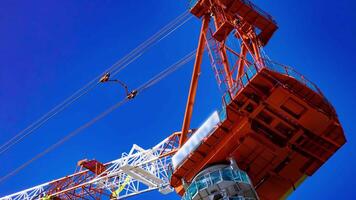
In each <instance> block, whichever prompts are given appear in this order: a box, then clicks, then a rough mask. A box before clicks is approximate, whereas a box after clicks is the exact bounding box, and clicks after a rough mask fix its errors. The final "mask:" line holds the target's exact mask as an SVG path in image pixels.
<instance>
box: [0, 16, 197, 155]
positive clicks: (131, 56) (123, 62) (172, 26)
mask: <svg viewBox="0 0 356 200" xmlns="http://www.w3.org/2000/svg"><path fill="white" fill-rule="evenodd" d="M191 18H192V16H191V15H190V13H189V12H188V11H185V12H183V13H182V14H181V15H179V16H178V17H177V18H175V19H174V20H172V21H171V22H169V23H168V24H167V25H165V26H164V27H163V28H162V29H161V30H159V31H158V32H156V33H155V34H154V35H153V36H151V37H150V38H148V39H147V40H146V41H144V42H143V43H141V44H140V45H139V46H137V47H136V48H135V49H133V50H132V51H131V52H130V53H128V54H127V55H125V56H124V57H123V58H121V59H120V60H118V61H117V62H116V63H114V64H113V65H112V66H110V67H109V68H108V69H107V70H106V71H105V72H103V73H102V74H100V75H99V76H97V77H95V78H94V79H93V80H91V81H90V82H88V83H87V84H86V85H85V86H83V87H82V88H80V89H79V90H77V91H76V92H75V93H73V94H72V95H71V96H70V97H68V98H67V99H65V100H64V101H63V102H61V103H60V104H58V105H57V106H55V107H54V108H52V109H51V110H50V111H49V112H47V113H46V114H44V115H43V116H42V117H40V118H39V119H38V120H36V121H35V122H33V123H31V124H30V125H29V126H27V127H26V128H25V129H23V130H21V131H20V132H18V133H17V134H16V135H15V136H13V137H12V138H11V139H9V140H8V141H7V142H5V143H4V144H2V145H1V146H0V155H1V154H3V153H4V152H6V151H7V150H9V149H10V148H11V147H13V146H14V145H15V144H17V143H19V142H20V141H21V140H23V139H24V138H25V137H27V136H28V135H30V134H31V133H33V132H34V131H35V130H37V129H39V128H40V127H41V126H43V125H44V124H45V123H46V122H47V121H49V120H50V119H51V118H52V117H54V116H55V115H57V114H58V113H60V112H62V111H63V110H64V109H66V108H67V107H68V106H70V105H71V104H73V103H74V102H75V101H77V100H78V99H79V98H81V97H82V96H84V95H85V94H87V93H88V92H90V91H91V90H93V89H94V88H95V87H96V86H97V85H98V84H99V81H98V80H99V79H100V78H101V77H102V76H103V75H104V74H106V73H110V75H111V76H114V75H116V74H117V73H119V72H120V71H121V70H123V69H124V68H125V67H127V66H128V65H129V64H131V63H132V62H134V61H135V60H136V59H137V58H139V57H140V56H141V55H143V53H145V52H146V51H147V50H148V49H150V48H151V47H152V46H154V45H155V44H156V43H158V42H159V41H161V40H163V39H164V38H166V37H167V36H169V35H170V34H171V33H172V32H174V31H175V30H177V29H178V28H180V27H181V26H182V25H184V24H185V23H186V22H187V21H189V20H190V19H191Z"/></svg>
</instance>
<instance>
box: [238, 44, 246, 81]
mask: <svg viewBox="0 0 356 200" xmlns="http://www.w3.org/2000/svg"><path fill="white" fill-rule="evenodd" d="M246 55H247V47H246V46H245V44H244V43H242V44H241V54H240V57H239V61H238V66H237V77H236V81H239V79H240V78H241V76H242V73H243V72H244V65H245V59H246Z"/></svg>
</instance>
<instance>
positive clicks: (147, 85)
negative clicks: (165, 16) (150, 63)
mask: <svg viewBox="0 0 356 200" xmlns="http://www.w3.org/2000/svg"><path fill="white" fill-rule="evenodd" d="M194 56H195V50H194V51H192V52H191V53H189V54H187V55H186V56H184V57H183V58H182V59H180V60H179V61H178V62H176V63H174V64H173V65H171V66H169V67H168V68H167V69H165V70H163V71H162V72H160V73H158V74H157V75H155V76H154V77H153V78H151V79H150V80H148V81H147V82H145V83H144V84H142V85H141V86H139V87H138V88H137V89H136V90H133V91H136V94H140V93H142V92H143V91H145V90H147V89H148V88H150V87H152V86H153V85H155V84H157V83H158V82H159V81H161V80H162V79H164V78H165V77H167V76H168V75H170V74H172V73H173V72H175V71H177V70H178V69H180V68H181V67H183V66H184V65H185V64H186V63H188V62H189V61H191V60H193V58H194ZM131 99H132V98H130V97H129V96H127V97H125V98H124V99H123V100H121V101H119V102H118V103H116V104H115V105H113V106H111V107H110V108H109V109H107V110H105V111H104V112H102V113H100V114H99V115H98V116H96V117H95V118H93V119H92V120H90V121H89V122H87V123H85V124H84V125H82V126H80V127H79V128H77V129H75V130H74V131H72V132H70V133H69V134H68V135H66V136H65V137H63V138H62V139H61V140H59V141H58V142H56V143H54V144H52V145H51V146H50V147H48V148H47V149H45V150H44V151H42V152H41V153H39V154H37V155H36V156H34V157H33V158H31V159H30V160H28V161H27V162H25V163H23V164H22V165H21V166H19V167H18V168H16V169H15V170H13V171H11V172H10V173H8V174H7V175H5V176H3V177H1V178H0V183H1V182H3V181H5V180H6V179H8V178H10V177H12V176H14V175H16V174H17V173H18V172H20V171H21V170H23V169H24V168H26V167H27V166H28V165H30V164H31V163H32V162H34V161H36V160H38V159H39V158H41V157H43V156H45V155H46V154H48V153H49V152H51V151H53V150H54V149H56V148H58V147H59V146H61V145H62V144H63V143H65V142H66V141H68V140H69V139H71V138H72V137H74V136H75V135H77V134H78V133H80V132H81V131H83V130H85V129H86V128H88V127H90V126H91V125H93V124H94V123H96V122H98V121H99V120H101V119H102V118H104V117H105V116H107V115H108V114H110V113H111V112H113V111H114V110H116V109H117V108H119V107H120V106H122V105H124V104H125V103H127V102H128V101H130V100H131Z"/></svg>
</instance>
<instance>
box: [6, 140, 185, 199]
mask: <svg viewBox="0 0 356 200" xmlns="http://www.w3.org/2000/svg"><path fill="white" fill-rule="evenodd" d="M178 140H179V134H173V135H172V136H170V137H168V138H166V139H165V140H163V141H162V142H160V143H159V144H157V145H156V146H154V147H153V148H151V149H147V150H145V149H143V148H141V147H139V146H137V145H133V147H132V149H131V151H130V152H129V153H123V154H122V156H121V158H119V159H117V160H114V161H111V162H108V163H106V164H104V166H105V171H103V172H102V173H100V174H95V173H94V172H92V171H90V170H88V169H84V170H81V171H79V172H77V173H75V174H72V175H69V176H66V177H63V178H60V179H57V180H54V181H51V182H48V183H44V184H41V185H38V186H35V187H33V188H30V189H26V190H23V191H20V192H17V193H14V194H11V195H8V196H5V197H2V198H0V200H33V199H44V200H48V199H82V198H86V199H88V198H89V199H97V198H101V197H102V196H107V197H110V198H111V199H121V198H125V197H129V196H133V195H137V194H140V193H143V192H147V191H151V190H159V191H160V192H161V193H163V194H168V193H170V192H172V191H173V190H172V188H171V187H170V186H169V177H168V173H169V172H168V169H169V167H170V165H171V156H172V155H173V154H174V153H175V152H176V150H177V141H178Z"/></svg>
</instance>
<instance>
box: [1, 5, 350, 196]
mask: <svg viewBox="0 0 356 200" xmlns="http://www.w3.org/2000/svg"><path fill="white" fill-rule="evenodd" d="M189 3H190V4H189V10H190V12H191V13H192V14H193V15H194V16H196V17H197V18H199V19H201V20H202V27H201V32H200V37H199V42H198V48H197V50H196V54H195V56H196V57H195V63H194V68H193V72H192V78H191V84H190V89H189V93H188V99H187V103H186V110H185V115H184V120H183V125H182V130H181V131H180V132H177V133H174V134H172V135H171V136H169V137H168V138H166V139H165V140H163V141H162V142H160V143H159V144H157V145H156V146H154V147H152V148H151V149H146V150H145V149H142V148H140V147H139V146H137V145H134V146H133V147H132V149H131V151H130V152H129V153H127V154H126V153H125V154H123V155H122V157H121V158H119V159H117V160H114V161H111V162H109V163H106V164H103V163H101V162H99V161H97V160H82V161H79V162H78V166H79V167H80V169H79V171H77V172H76V173H74V174H72V175H69V176H66V177H63V178H60V179H57V180H54V181H51V182H48V183H45V184H41V185H39V186H35V187H33V188H30V189H27V190H24V191H20V192H18V193H15V194H12V195H8V196H5V197H2V198H1V200H13V199H16V200H19V199H43V200H47V199H58V200H59V199H100V198H104V197H107V198H110V199H121V198H126V197H129V196H133V195H137V194H140V193H143V192H147V191H151V190H158V191H160V192H161V193H162V194H167V193H170V192H173V191H174V190H175V192H176V193H177V194H179V195H181V196H182V199H183V200H210V199H214V200H218V199H221V200H227V199H241V200H243V199H248V200H253V199H263V200H272V199H284V198H286V197H287V196H288V195H289V194H290V193H291V192H293V191H294V190H295V189H296V188H297V187H298V186H299V185H300V184H301V183H302V182H303V181H304V180H305V178H306V177H308V176H311V175H313V174H314V173H315V171H317V170H318V169H319V168H320V167H321V166H322V165H323V164H324V163H325V162H326V161H327V160H328V159H329V158H330V157H331V156H332V155H333V154H334V153H335V152H336V151H337V150H338V149H339V148H340V147H341V146H343V145H344V144H345V142H346V139H345V135H344V132H343V129H342V127H341V125H340V122H339V120H338V117H337V114H336V111H335V110H334V108H333V106H332V105H331V104H330V103H329V101H328V100H327V99H326V98H325V96H324V95H323V93H322V92H321V91H320V90H319V88H318V87H317V86H316V85H315V84H314V83H312V82H311V81H309V80H308V79H306V78H305V77H304V76H303V75H301V74H300V73H298V72H297V71H295V70H294V69H293V68H291V67H289V66H285V65H282V64H279V63H276V62H274V61H272V60H270V59H269V58H268V57H267V56H266V55H264V53H263V47H264V46H266V45H267V44H268V42H269V41H270V39H271V37H272V36H273V34H274V32H275V31H276V30H277V29H278V26H277V23H276V21H275V20H274V19H273V18H272V17H271V16H270V15H269V14H268V13H266V12H264V11H263V10H261V9H259V8H258V7H257V6H256V5H254V4H253V3H252V2H250V1H248V0H191V1H190V2H189ZM205 50H207V52H208V55H209V58H210V61H211V66H212V69H213V71H214V73H215V77H216V80H217V83H218V85H219V87H220V89H221V91H222V93H223V96H222V108H221V109H219V110H217V111H215V112H214V113H213V114H212V115H211V116H209V117H208V119H207V120H206V121H205V122H204V123H203V124H202V125H201V126H200V127H199V128H197V129H195V130H194V129H191V128H190V120H191V117H192V113H193V107H194V101H195V95H196V91H197V85H198V81H199V74H200V71H201V63H202V57H203V53H204V51H205ZM102 80H104V81H102ZM107 80H109V75H107V76H106V77H103V79H101V82H106V81H107ZM125 88H126V87H125Z"/></svg>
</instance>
